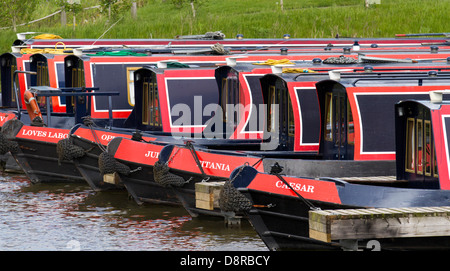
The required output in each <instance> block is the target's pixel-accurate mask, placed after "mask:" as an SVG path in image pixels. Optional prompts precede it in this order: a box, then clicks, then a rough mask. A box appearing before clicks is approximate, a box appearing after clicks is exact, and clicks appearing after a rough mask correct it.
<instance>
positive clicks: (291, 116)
mask: <svg viewBox="0 0 450 271" xmlns="http://www.w3.org/2000/svg"><path fill="white" fill-rule="evenodd" d="M287 95H288V99H287V101H288V112H289V113H288V125H289V126H288V136H291V137H294V136H295V121H294V110H293V108H292V102H291V99H289V93H287Z"/></svg>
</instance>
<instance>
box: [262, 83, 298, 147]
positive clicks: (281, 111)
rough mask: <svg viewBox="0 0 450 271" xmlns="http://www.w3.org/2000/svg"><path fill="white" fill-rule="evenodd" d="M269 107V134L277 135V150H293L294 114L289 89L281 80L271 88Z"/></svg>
mask: <svg viewBox="0 0 450 271" xmlns="http://www.w3.org/2000/svg"><path fill="white" fill-rule="evenodd" d="M273 105H276V106H273ZM268 107H269V108H268V112H269V114H268V132H271V133H272V134H277V136H278V148H277V150H280V151H281V150H283V151H290V150H292V149H293V144H294V137H295V124H294V113H293V110H292V103H291V99H290V96H289V92H288V88H287V86H286V85H285V84H283V83H282V82H281V81H280V80H277V81H276V83H275V85H274V86H273V85H272V86H270V87H269V91H268ZM277 126H278V128H277Z"/></svg>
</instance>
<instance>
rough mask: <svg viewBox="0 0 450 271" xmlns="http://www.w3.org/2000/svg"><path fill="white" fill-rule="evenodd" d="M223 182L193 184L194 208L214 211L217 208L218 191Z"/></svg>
mask: <svg viewBox="0 0 450 271" xmlns="http://www.w3.org/2000/svg"><path fill="white" fill-rule="evenodd" d="M224 184H225V182H199V183H196V184H195V207H196V208H199V209H206V210H214V208H219V195H220V190H221V188H222V186H223V185H224Z"/></svg>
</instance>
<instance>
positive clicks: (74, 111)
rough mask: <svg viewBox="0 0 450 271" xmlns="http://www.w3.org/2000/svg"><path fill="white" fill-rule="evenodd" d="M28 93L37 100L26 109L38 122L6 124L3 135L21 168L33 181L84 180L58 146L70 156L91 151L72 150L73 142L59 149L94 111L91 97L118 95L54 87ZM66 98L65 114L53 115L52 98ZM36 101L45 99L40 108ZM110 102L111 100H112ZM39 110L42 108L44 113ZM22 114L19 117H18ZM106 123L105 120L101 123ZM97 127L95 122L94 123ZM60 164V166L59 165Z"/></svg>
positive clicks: (33, 89) (19, 121) (110, 113)
mask: <svg viewBox="0 0 450 271" xmlns="http://www.w3.org/2000/svg"><path fill="white" fill-rule="evenodd" d="M28 92H29V93H30V94H31V95H32V96H33V97H34V98H35V100H34V102H32V100H31V99H30V102H29V104H27V109H29V108H28V107H30V109H32V110H31V111H28V112H29V115H30V116H32V114H36V115H37V116H36V119H40V121H39V122H32V123H30V124H26V123H24V122H23V121H21V119H20V118H14V119H11V120H8V121H7V122H5V124H4V125H3V127H2V135H3V136H4V137H5V138H6V139H8V140H9V142H10V144H11V145H12V146H11V147H10V150H9V151H10V153H11V154H12V156H13V157H14V159H15V160H16V162H17V164H18V165H19V166H20V167H21V169H22V170H23V172H24V173H25V174H26V175H27V177H28V178H29V179H30V180H31V182H33V183H36V182H54V181H84V179H83V178H82V177H81V175H80V173H79V172H78V170H76V168H75V167H74V166H73V163H67V162H66V161H65V159H63V158H64V157H58V153H57V146H58V147H62V148H64V147H65V146H67V145H68V148H70V150H71V151H72V152H71V154H70V155H76V154H77V155H80V153H81V154H84V153H85V152H88V151H89V150H80V149H79V148H78V149H77V148H74V147H72V146H73V145H71V144H70V142H68V143H67V141H66V143H67V144H66V145H62V146H59V145H58V143H59V142H60V141H61V140H62V139H65V138H68V132H69V129H70V128H71V127H73V126H74V125H75V124H76V123H80V122H82V121H83V120H84V118H85V117H86V116H87V114H88V112H89V111H90V109H91V106H92V105H91V103H90V99H89V98H90V96H92V95H98V96H102V95H104V96H113V95H118V94H119V93H117V92H101V93H99V92H95V89H90V88H64V89H59V88H51V87H47V86H36V87H31V88H30V89H29V90H28ZM55 96H60V97H63V98H65V102H66V107H65V110H66V111H65V112H64V113H61V112H53V111H52V108H51V107H50V106H46V105H50V104H51V103H50V100H51V98H52V97H55ZM36 100H44V101H43V102H42V103H41V104H40V105H39V104H38V103H37V102H36ZM109 100H111V99H109ZM39 108H42V109H43V110H42V112H41V111H40V109H39ZM109 111H110V112H109V123H110V124H111V123H112V110H111V107H110V109H109ZM19 115H20V114H19ZM99 121H101V122H104V121H102V120H99ZM93 123H94V124H95V120H94V121H93ZM59 164H61V166H59Z"/></svg>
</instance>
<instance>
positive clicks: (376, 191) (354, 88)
mask: <svg viewBox="0 0 450 271" xmlns="http://www.w3.org/2000/svg"><path fill="white" fill-rule="evenodd" d="M369 41H370V42H372V43H371V44H373V41H374V40H367V41H363V40H360V41H359V43H360V45H361V46H362V47H363V48H364V47H365V49H358V50H355V48H353V49H351V48H350V49H349V50H350V51H349V52H347V51H345V52H344V50H343V49H342V48H339V49H337V48H336V47H339V46H344V45H345V46H344V47H348V46H347V45H346V44H344V43H342V42H343V41H342V40H338V41H335V42H336V43H334V44H333V42H332V45H333V47H334V48H331V46H329V47H326V48H330V49H329V50H328V49H327V50H324V49H323V48H324V47H319V46H322V43H323V42H324V41H318V40H317V42H319V43H318V44H319V45H317V46H316V45H314V46H315V48H312V46H311V44H312V43H310V41H303V42H304V43H301V44H295V45H294V44H293V43H288V42H286V43H284V44H283V45H288V44H291V45H290V47H289V46H288V47H289V48H288V50H287V52H286V50H284V49H283V50H280V49H276V50H271V49H273V48H271V49H269V50H265V51H264V52H262V51H261V52H251V51H248V52H247V53H246V54H245V55H243V54H242V53H235V52H236V50H237V48H234V47H233V46H231V45H230V48H232V49H231V50H230V51H231V52H232V53H231V54H226V55H211V54H208V55H205V54H200V55H198V54H197V55H190V54H186V52H187V46H186V47H184V48H183V47H182V45H181V43H180V45H175V44H176V42H174V43H173V44H172V45H173V46H179V47H178V48H177V50H178V51H177V52H175V51H172V52H170V53H167V52H163V53H161V52H158V53H156V51H155V52H154V53H152V54H151V55H138V54H140V53H139V52H138V50H134V51H133V52H132V53H130V54H131V55H122V54H121V53H120V54H116V55H114V54H112V55H107V54H106V52H123V51H121V50H115V49H114V48H113V47H111V48H109V49H105V48H103V49H101V50H102V51H98V50H97V49H96V51H89V52H83V53H82V54H81V55H74V54H65V55H56V54H54V55H52V54H39V53H38V54H23V55H22V54H17V53H7V54H4V55H2V56H1V57H0V59H1V62H2V70H1V71H2V72H1V74H2V90H3V89H5V90H7V91H5V95H2V104H3V105H4V108H3V109H2V110H3V111H2V112H1V116H0V120H1V121H3V122H2V132H1V134H2V136H3V137H5V138H6V139H7V140H8V141H7V142H12V143H8V144H10V145H8V144H6V145H4V146H7V147H8V148H9V149H7V151H10V152H11V154H12V156H13V157H14V158H15V160H16V161H17V163H18V164H19V165H20V167H21V168H22V170H23V171H24V172H25V174H26V175H27V177H28V178H29V179H30V180H31V181H32V182H33V183H35V182H64V181H80V182H87V183H88V184H89V185H90V187H91V188H92V189H93V190H95V191H103V190H109V189H124V190H127V191H128V193H129V194H130V195H131V196H132V197H133V198H134V200H135V201H136V202H137V203H138V204H143V203H157V204H171V205H173V204H175V205H182V206H184V207H185V208H186V210H188V212H189V214H191V215H192V216H198V215H213V216H222V217H227V216H230V215H233V214H239V215H244V217H245V218H248V219H249V220H250V221H251V222H252V225H253V226H254V227H255V230H256V231H257V232H258V234H260V236H261V238H262V239H263V241H264V242H265V243H266V245H267V246H268V247H269V248H270V249H274V250H275V249H283V248H292V247H293V248H307V249H315V248H319V249H323V248H325V249H328V248H332V247H334V245H333V244H331V245H330V244H325V243H323V242H320V241H316V240H311V239H310V238H309V236H307V232H308V229H309V228H308V225H307V224H305V223H304V222H302V223H303V224H301V225H300V226H298V228H297V230H298V232H295V233H291V232H289V230H290V228H289V225H291V224H292V223H290V222H288V221H287V220H286V221H284V220H283V219H282V218H283V217H290V216H295V215H294V214H293V213H296V212H297V211H298V212H299V213H301V214H302V215H301V218H298V219H297V218H294V220H295V219H297V220H300V221H303V220H305V219H307V218H308V210H309V208H310V207H311V206H312V205H314V206H320V208H323V209H328V208H330V209H335V208H355V207H359V208H373V207H374V208H377V207H404V206H407V207H411V206H413V207H417V206H419V207H422V206H447V205H448V203H449V202H448V200H446V197H447V190H448V188H447V187H448V185H447V183H446V181H444V180H443V179H441V174H442V176H444V175H445V172H446V165H447V164H446V163H445V162H443V161H444V158H443V157H445V153H441V152H442V150H441V149H440V150H439V151H438V150H437V147H438V146H437V145H433V144H437V141H438V139H439V140H441V139H440V137H441V136H437V134H438V131H440V130H437V129H440V128H438V127H439V125H441V126H442V125H443V124H439V118H440V117H436V116H437V114H442V117H441V118H442V120H444V116H445V112H446V111H445V110H446V109H445V108H446V101H445V100H447V97H446V95H444V96H443V97H444V98H443V99H444V101H443V102H442V101H441V102H436V103H433V104H426V103H424V102H421V103H418V104H422V105H423V104H426V105H427V107H426V108H425V107H420V106H418V105H416V104H415V102H414V101H415V100H424V99H427V97H428V95H429V93H430V92H431V93H435V91H437V90H444V89H450V86H449V85H450V71H448V70H449V69H450V68H449V63H448V61H449V57H450V51H447V48H446V47H445V46H441V47H440V48H439V49H438V50H437V51H436V50H435V49H433V50H434V51H428V50H429V47H430V46H429V45H427V46H426V47H425V46H424V45H423V44H422V43H424V42H428V41H429V42H432V43H436V42H442V43H445V42H446V41H445V42H443V41H442V40H441V41H439V40H438V41H436V40H431V41H430V40H428V41H426V40H421V41H420V42H418V43H415V44H406V43H405V42H404V41H403V40H402V42H399V43H396V44H394V43H389V40H388V39H387V40H383V41H379V42H381V43H380V44H382V45H381V46H380V47H382V48H369ZM395 41H397V39H396V40H395ZM395 41H393V42H395ZM67 42H69V41H67ZM86 42H89V41H86ZM160 42H162V43H164V42H165V41H160ZM222 42H223V40H220V41H219V43H221V44H222ZM216 43H217V41H215V43H214V44H216ZM31 44H34V45H37V44H38V42H36V41H30V42H29V43H28V45H30V46H31ZM192 44H194V43H192ZM223 44H224V45H225V46H226V44H227V43H223ZM229 44H232V43H229ZM22 45H24V46H25V45H26V46H28V45H27V44H25V43H24V44H22ZM73 45H74V46H79V45H80V44H77V43H76V42H75V41H74V43H73ZM250 45H251V46H256V45H255V44H254V43H245V46H250ZM327 45H329V43H328V44H327ZM201 46H206V43H204V44H202V45H201ZM208 46H210V45H208ZM258 46H260V44H258ZM264 46H266V45H264ZM307 46H309V47H311V48H305V47H307ZM374 47H375V46H374ZM134 49H137V48H134ZM191 49H192V48H191ZM240 49H242V48H240ZM247 49H248V48H247ZM183 50H184V51H185V52H183V53H181V52H182V51H183ZM345 50H347V48H345ZM198 51H201V50H198ZM99 52H100V53H99ZM101 52H103V53H101ZM191 52H192V50H190V53H191ZM197 53H198V52H197ZM167 65H169V66H167ZM19 66H20V67H19ZM21 69H22V70H24V71H25V72H24V73H25V74H23V73H20V74H19V73H15V72H14V71H15V70H21ZM27 73H28V74H27ZM16 75H17V76H18V79H19V80H18V81H17V82H18V83H17V85H16V79H15V78H14V77H15V76H16ZM3 78H11V80H3ZM9 90H11V91H9ZM25 90H31V92H32V94H33V97H34V98H35V99H36V100H37V101H38V102H37V103H36V104H37V106H38V108H40V109H41V111H42V113H41V114H40V116H41V117H40V120H38V121H39V122H38V123H36V122H34V121H33V119H34V117H31V118H30V117H29V113H28V111H26V109H30V105H29V104H27V103H26V102H24V101H23V100H22V99H23V98H22V97H24V93H25ZM117 95H118V96H117ZM115 96H117V97H115ZM51 97H53V98H51ZM404 100H411V101H410V102H402V101H404ZM17 101H20V102H19V103H18V102H17ZM438 105H439V106H438ZM419 107H420V108H419ZM438 107H439V108H438ZM439 109H441V111H440V112H443V113H427V112H428V111H427V110H430V112H438V111H439ZM401 112H402V113H401ZM417 112H419V113H417ZM401 114H403V115H401ZM411 114H416V115H411ZM433 114H436V116H435V117H433V116H434V115H433ZM407 115H408V116H409V115H411V116H409V117H407V118H406V117H405V116H407ZM430 115H432V117H431V118H430V117H427V118H424V116H430ZM444 126H445V124H444ZM418 127H420V128H418ZM444 128H445V127H444ZM444 130H445V129H444ZM427 138H428V141H427ZM418 139H420V140H422V141H420V142H419V141H417V140H418ZM408 140H409V141H408ZM411 140H413V141H414V142H413V141H411ZM424 140H425V141H424ZM444 141H445V140H444ZM439 144H441V145H440V146H445V144H443V143H442V142H441V143H439ZM405 146H406V148H405ZM433 146H435V148H436V151H434V149H433ZM443 149H445V148H444V147H443ZM434 156H435V158H433V157H434ZM396 159H397V160H396ZM401 159H403V160H401ZM438 163H439V164H438ZM447 167H448V166H447ZM438 168H439V169H438ZM441 168H442V169H441ZM403 169H404V170H403ZM230 174H231V176H230ZM280 174H281V175H280ZM392 176H397V178H396V180H393V178H392ZM260 179H261V181H259V180H260ZM355 179H356V181H355ZM230 180H231V181H230ZM286 180H287V181H286ZM202 182H211V183H212V182H219V183H220V185H221V186H223V188H222V191H224V190H225V189H229V190H230V189H232V190H233V191H232V192H230V193H237V194H234V195H235V196H236V197H237V195H240V196H242V197H241V198H240V200H242V201H243V202H245V204H244V205H245V206H246V207H245V208H244V209H242V210H238V211H232V212H230V210H224V209H221V208H219V207H220V206H216V207H214V208H210V209H205V208H203V207H201V206H199V205H198V204H197V203H198V201H197V200H198V198H197V197H199V195H198V194H197V193H196V189H198V186H197V184H201V183H202ZM230 183H231V184H234V188H232V187H230V186H229V185H228V184H230ZM225 184H226V185H225ZM272 186H273V187H275V188H273V189H275V190H270V189H272V188H270V187H272ZM236 188H237V189H238V190H235V189H236ZM269 190H270V191H269ZM230 191H231V190H230ZM197 192H198V191H197ZM223 193H225V192H223ZM354 193H356V195H358V196H355V194H354ZM386 194H389V195H392V197H390V196H389V197H387V196H381V197H378V196H377V195H386ZM419 194H420V195H422V196H421V197H419V196H418V195H419ZM372 195H375V196H373V197H372ZM397 195H401V197H400V196H398V199H397ZM309 196H311V197H309ZM424 197H425V198H426V199H425V198H424ZM400 198H407V199H408V202H409V203H408V204H407V203H405V202H404V201H402V200H400ZM359 199H361V200H359ZM394 199H395V200H394ZM222 200H225V199H224V198H223V197H222ZM272 201H273V202H272ZM291 201H292V202H291ZM290 204H291V205H292V206H291V207H289V208H288V207H287V206H288V205H290ZM302 204H303V205H302ZM305 204H306V205H305ZM405 204H406V205H405ZM297 205H298V207H295V206H297ZM249 206H250V207H249ZM255 206H256V207H255ZM275 206H277V207H275ZM222 207H223V206H222ZM284 210H288V212H287V213H283V212H284ZM265 215H268V216H269V217H274V218H273V220H270V219H268V218H266V216H265ZM280 217H281V218H280ZM267 223H268V224H267ZM278 224H282V225H279V226H275V228H274V229H273V230H271V229H270V227H271V226H272V225H278ZM262 229H266V231H265V232H264V231H263V232H261V231H262ZM267 229H269V230H267ZM286 236H296V238H294V239H295V241H293V240H291V239H292V238H286ZM297 237H298V238H297ZM299 240H303V241H304V242H303V241H299ZM443 240H446V239H445V238H444V239H443ZM397 241H398V240H397V239H396V240H394V241H392V242H391V241H389V242H386V243H383V246H385V247H386V248H387V247H390V248H397V247H398V244H400V246H401V245H403V243H402V240H400V242H399V243H397ZM413 241H414V242H415V241H416V240H415V239H414V240H413ZM430 241H433V238H431V239H430ZM298 242H300V244H299V243H298ZM419 245H424V246H425V247H426V246H428V245H429V244H428V243H423V244H422V243H420V242H419ZM445 245H446V243H444V246H445ZM431 248H432V247H431Z"/></svg>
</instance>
